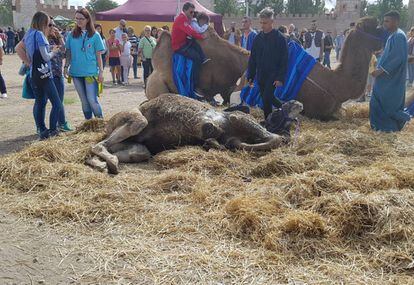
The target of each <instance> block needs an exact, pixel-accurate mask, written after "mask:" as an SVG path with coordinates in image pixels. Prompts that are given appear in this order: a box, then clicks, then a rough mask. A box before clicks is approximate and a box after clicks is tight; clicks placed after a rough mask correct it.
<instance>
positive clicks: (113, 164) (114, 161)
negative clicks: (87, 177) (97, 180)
mask: <svg viewBox="0 0 414 285" xmlns="http://www.w3.org/2000/svg"><path fill="white" fill-rule="evenodd" d="M106 165H107V166H108V173H110V174H118V173H119V170H118V165H119V161H118V158H117V157H116V156H115V155H114V156H113V157H111V158H108V159H107V160H106Z"/></svg>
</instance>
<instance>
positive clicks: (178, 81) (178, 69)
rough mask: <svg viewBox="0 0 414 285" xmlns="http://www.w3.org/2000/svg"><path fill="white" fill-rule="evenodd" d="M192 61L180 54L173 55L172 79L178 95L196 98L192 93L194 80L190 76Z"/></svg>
mask: <svg viewBox="0 0 414 285" xmlns="http://www.w3.org/2000/svg"><path fill="white" fill-rule="evenodd" d="M192 68H193V61H192V60H191V59H188V58H186V57H184V56H183V55H181V54H178V53H175V54H174V56H173V77H174V83H175V86H177V90H178V94H180V95H182V96H185V97H189V98H193V99H195V98H196V95H195V93H194V80H193V75H192Z"/></svg>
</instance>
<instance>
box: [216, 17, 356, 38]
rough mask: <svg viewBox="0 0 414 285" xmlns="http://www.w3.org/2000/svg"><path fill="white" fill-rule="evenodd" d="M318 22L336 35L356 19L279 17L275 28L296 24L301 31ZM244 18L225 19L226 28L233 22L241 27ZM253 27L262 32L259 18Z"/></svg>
mask: <svg viewBox="0 0 414 285" xmlns="http://www.w3.org/2000/svg"><path fill="white" fill-rule="evenodd" d="M312 20H317V22H318V27H319V28H320V29H322V30H324V31H328V30H329V31H331V32H332V33H334V34H336V33H338V32H343V31H344V30H345V29H346V28H348V27H349V24H350V23H351V22H355V21H356V20H357V19H356V18H351V19H347V20H344V19H342V18H339V17H335V16H334V15H314V16H312V15H278V16H277V17H276V19H275V26H276V27H277V26H280V25H285V26H289V25H290V24H294V25H295V26H296V27H297V28H298V29H299V30H301V29H303V28H309V27H310V24H311V21H312ZM241 21H242V17H237V18H234V17H225V18H223V23H224V25H225V27H230V23H231V22H236V23H237V26H238V27H241ZM252 21H253V27H254V28H256V29H258V30H260V22H259V19H258V18H253V19H252Z"/></svg>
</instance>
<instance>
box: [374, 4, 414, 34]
mask: <svg viewBox="0 0 414 285" xmlns="http://www.w3.org/2000/svg"><path fill="white" fill-rule="evenodd" d="M391 10H396V11H398V12H400V14H401V24H400V26H401V28H403V29H404V28H407V23H408V7H407V6H405V5H404V3H403V0H377V1H376V2H375V3H372V4H368V5H367V9H366V14H367V15H369V16H373V17H376V18H377V19H379V20H380V21H382V19H383V18H384V14H385V13H387V12H389V11H391Z"/></svg>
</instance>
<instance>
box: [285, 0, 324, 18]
mask: <svg viewBox="0 0 414 285" xmlns="http://www.w3.org/2000/svg"><path fill="white" fill-rule="evenodd" d="M286 8H287V11H288V13H289V14H295V15H299V14H320V13H323V12H325V1H323V0H288V1H287V4H286Z"/></svg>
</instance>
